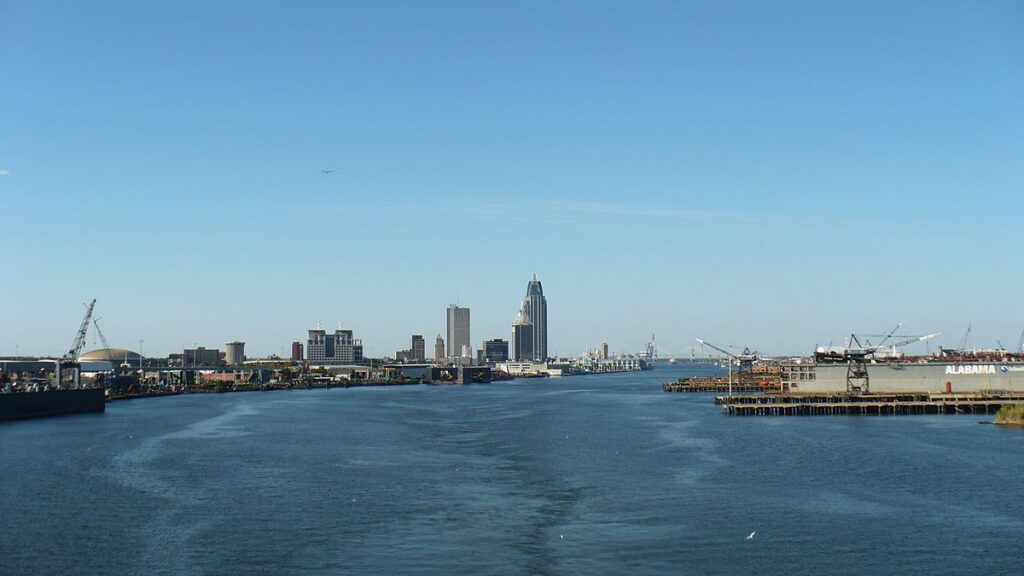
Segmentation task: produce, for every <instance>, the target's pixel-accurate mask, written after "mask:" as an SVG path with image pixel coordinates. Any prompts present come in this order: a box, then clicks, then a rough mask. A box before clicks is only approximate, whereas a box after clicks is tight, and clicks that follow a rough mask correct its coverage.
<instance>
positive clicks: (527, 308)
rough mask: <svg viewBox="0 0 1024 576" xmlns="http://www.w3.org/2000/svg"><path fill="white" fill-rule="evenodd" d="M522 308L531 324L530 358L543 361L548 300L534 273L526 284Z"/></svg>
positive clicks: (546, 342)
mask: <svg viewBox="0 0 1024 576" xmlns="http://www.w3.org/2000/svg"><path fill="white" fill-rule="evenodd" d="M522 309H523V313H524V314H525V315H526V318H527V319H528V320H529V321H530V323H531V324H532V325H533V352H532V354H533V357H532V358H530V359H531V360H536V361H538V362H543V361H545V360H547V358H548V300H547V298H545V297H544V288H543V287H542V286H541V283H540V280H538V279H537V275H536V274H534V275H533V279H532V280H530V282H529V283H528V284H527V285H526V298H525V299H523V308H522Z"/></svg>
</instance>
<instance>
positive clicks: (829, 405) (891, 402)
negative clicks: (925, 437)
mask: <svg viewBox="0 0 1024 576" xmlns="http://www.w3.org/2000/svg"><path fill="white" fill-rule="evenodd" d="M715 403H716V404H719V405H720V406H722V409H723V410H724V411H725V412H726V413H727V414H729V415H732V416H834V415H855V416H890V415H916V414H994V413H995V412H998V411H999V409H1000V408H1002V407H1003V406H1005V405H1010V404H1014V405H1024V394H1021V393H1005V394H927V393H896V394H766V395H740V396H719V397H717V398H715Z"/></svg>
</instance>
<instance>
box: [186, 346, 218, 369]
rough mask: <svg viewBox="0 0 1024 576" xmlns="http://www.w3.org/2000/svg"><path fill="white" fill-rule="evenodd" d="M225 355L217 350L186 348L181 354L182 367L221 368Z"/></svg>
mask: <svg viewBox="0 0 1024 576" xmlns="http://www.w3.org/2000/svg"><path fill="white" fill-rule="evenodd" d="M223 361H224V360H223V355H222V354H221V352H220V350H217V349H216V348H203V347H202V346H200V347H198V348H186V349H185V351H184V352H182V353H181V367H182V368H194V367H197V366H220V365H222V364H223Z"/></svg>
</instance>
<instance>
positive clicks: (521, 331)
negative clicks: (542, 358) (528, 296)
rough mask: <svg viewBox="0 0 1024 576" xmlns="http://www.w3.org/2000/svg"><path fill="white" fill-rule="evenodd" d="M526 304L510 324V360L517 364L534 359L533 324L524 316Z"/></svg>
mask: <svg viewBox="0 0 1024 576" xmlns="http://www.w3.org/2000/svg"><path fill="white" fill-rule="evenodd" d="M525 308H526V303H525V302H523V308H521V309H520V310H519V312H517V313H516V319H515V320H514V321H513V322H512V359H513V360H516V361H519V362H523V361H525V362H529V361H531V360H533V359H534V357H535V354H534V353H533V323H532V322H530V317H529V316H528V315H527V314H526V310H525Z"/></svg>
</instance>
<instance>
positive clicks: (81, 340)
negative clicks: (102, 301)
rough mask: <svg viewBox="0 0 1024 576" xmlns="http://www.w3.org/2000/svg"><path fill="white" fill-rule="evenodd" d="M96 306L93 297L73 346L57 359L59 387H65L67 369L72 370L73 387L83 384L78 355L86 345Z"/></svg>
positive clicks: (56, 380)
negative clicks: (80, 378)
mask: <svg viewBox="0 0 1024 576" xmlns="http://www.w3.org/2000/svg"><path fill="white" fill-rule="evenodd" d="M95 307H96V299H95V298H93V299H92V302H90V303H89V306H88V308H86V310H85V317H84V318H82V324H81V325H80V326H79V327H78V333H77V334H76V335H75V341H74V342H72V343H71V348H70V349H69V350H68V351H67V352H65V353H64V356H62V357H61V359H60V360H58V361H57V374H56V375H55V378H54V381H55V382H56V385H57V388H63V387H64V372H65V371H66V370H70V371H71V378H70V380H71V382H72V387H73V388H78V387H79V385H80V384H81V381H80V380H79V377H80V375H81V365H80V364H79V363H78V356H79V355H80V354H81V353H82V347H83V346H85V333H86V332H88V330H89V321H90V320H91V319H92V311H93V308H95Z"/></svg>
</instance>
